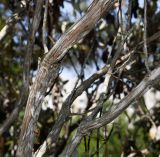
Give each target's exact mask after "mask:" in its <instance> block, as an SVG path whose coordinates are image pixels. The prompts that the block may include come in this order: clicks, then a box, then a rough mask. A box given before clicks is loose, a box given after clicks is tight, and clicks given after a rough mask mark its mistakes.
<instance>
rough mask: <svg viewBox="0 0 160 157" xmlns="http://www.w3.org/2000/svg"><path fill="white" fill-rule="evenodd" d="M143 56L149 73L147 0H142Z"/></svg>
mask: <svg viewBox="0 0 160 157" xmlns="http://www.w3.org/2000/svg"><path fill="white" fill-rule="evenodd" d="M143 38H144V54H145V66H146V69H147V71H148V72H150V69H149V65H148V50H147V0H144V35H143Z"/></svg>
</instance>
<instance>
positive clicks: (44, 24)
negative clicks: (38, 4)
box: [42, 0, 48, 53]
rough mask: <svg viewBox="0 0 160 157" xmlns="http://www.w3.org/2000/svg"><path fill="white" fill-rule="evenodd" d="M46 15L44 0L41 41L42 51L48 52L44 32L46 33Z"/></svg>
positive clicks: (46, 6) (46, 8)
mask: <svg viewBox="0 0 160 157" xmlns="http://www.w3.org/2000/svg"><path fill="white" fill-rule="evenodd" d="M47 15H48V0H46V4H45V10H44V17H43V26H42V41H43V48H44V52H45V53H47V52H48V47H47V41H46V34H47V28H46V27H47Z"/></svg>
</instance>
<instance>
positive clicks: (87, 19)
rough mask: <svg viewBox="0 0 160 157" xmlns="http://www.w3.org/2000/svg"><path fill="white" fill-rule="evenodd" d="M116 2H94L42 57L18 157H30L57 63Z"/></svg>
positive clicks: (112, 0) (100, 0) (57, 69)
mask: <svg viewBox="0 0 160 157" xmlns="http://www.w3.org/2000/svg"><path fill="white" fill-rule="evenodd" d="M37 2H39V1H37ZM115 2H117V0H94V1H93V3H92V4H91V6H90V7H89V9H88V12H87V13H86V15H85V16H83V17H82V18H81V19H80V20H79V21H77V22H76V23H75V24H74V25H73V26H72V27H71V28H70V29H69V30H68V31H67V32H66V33H65V34H64V35H63V36H62V37H61V38H60V39H59V40H58V41H57V43H56V44H55V46H54V47H53V48H52V49H51V50H50V52H48V54H47V55H46V57H45V58H44V60H43V62H42V64H41V67H40V69H39V70H38V74H37V76H36V80H35V82H34V84H33V86H32V89H31V91H30V94H29V98H28V102H27V107H26V110H25V116H24V120H23V124H22V130H21V136H20V142H19V146H18V153H17V154H18V156H25V157H31V156H32V148H33V140H34V133H33V132H34V127H35V124H36V122H37V120H38V116H39V112H40V110H41V103H42V101H43V99H44V96H45V92H46V90H47V88H48V87H50V86H51V85H52V84H53V82H54V81H55V79H56V77H57V75H58V71H59V67H60V63H59V61H60V60H61V59H62V58H63V56H64V55H65V54H66V53H67V50H68V49H69V48H70V47H71V46H72V45H73V44H74V43H75V42H76V41H78V40H79V39H81V38H83V37H84V36H85V35H86V34H87V33H88V32H89V31H90V30H91V29H92V28H93V27H94V25H95V24H96V22H97V21H98V20H99V19H100V18H101V16H102V15H103V14H104V13H105V12H107V11H109V10H110V9H111V7H113V5H114V4H115Z"/></svg>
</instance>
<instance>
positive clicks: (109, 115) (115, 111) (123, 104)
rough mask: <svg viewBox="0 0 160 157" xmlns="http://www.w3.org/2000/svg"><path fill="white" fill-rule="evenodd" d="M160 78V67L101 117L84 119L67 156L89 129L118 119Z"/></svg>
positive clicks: (67, 156)
mask: <svg viewBox="0 0 160 157" xmlns="http://www.w3.org/2000/svg"><path fill="white" fill-rule="evenodd" d="M159 79H160V67H158V68H156V69H155V70H153V71H152V72H151V73H150V75H149V76H146V77H145V78H144V79H143V80H142V81H141V83H140V84H139V85H138V86H137V87H136V88H135V89H133V90H132V92H130V93H129V94H128V95H127V96H126V97H124V98H123V99H122V100H121V101H120V102H119V103H118V104H115V105H114V106H113V107H111V109H110V110H109V111H108V112H106V113H105V114H104V115H103V116H102V117H101V118H97V119H95V120H89V121H85V120H84V121H82V122H81V124H80V126H79V127H78V131H77V134H76V136H75V138H74V139H73V141H72V142H71V144H70V145H69V146H68V147H67V151H66V155H65V157H69V156H70V155H71V154H72V153H73V151H74V150H75V148H76V147H77V145H78V144H79V143H80V141H81V139H82V137H83V136H84V135H86V134H87V133H88V132H89V131H91V130H93V129H96V128H100V127H102V126H104V125H106V124H108V123H110V122H111V121H113V120H114V119H116V118H117V117H118V116H119V115H120V114H121V113H122V112H123V111H125V109H126V108H127V107H128V106H129V105H130V104H131V103H132V102H133V101H134V99H135V98H137V97H139V95H141V93H143V91H144V90H145V89H146V88H147V87H149V86H153V85H154V84H155V83H156V82H157V80H159Z"/></svg>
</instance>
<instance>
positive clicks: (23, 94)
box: [0, 5, 42, 135]
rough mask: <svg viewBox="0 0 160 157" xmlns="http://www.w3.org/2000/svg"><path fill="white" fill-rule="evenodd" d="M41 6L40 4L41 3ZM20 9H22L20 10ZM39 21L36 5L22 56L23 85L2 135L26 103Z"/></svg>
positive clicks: (2, 127)
mask: <svg viewBox="0 0 160 157" xmlns="http://www.w3.org/2000/svg"><path fill="white" fill-rule="evenodd" d="M41 8H42V5H41ZM21 11H22V10H21ZM39 23H40V8H38V7H37V10H36V11H35V15H34V19H33V23H32V25H31V27H30V30H29V37H28V45H27V50H26V55H25V58H24V65H23V66H24V67H23V69H24V71H23V85H22V88H21V92H20V93H21V94H20V98H19V101H18V102H17V104H16V105H15V108H14V109H13V111H12V113H11V114H10V116H9V117H8V118H7V119H6V120H5V121H4V123H3V125H2V126H1V127H0V135H2V134H3V133H4V132H5V131H6V130H7V129H8V128H9V127H10V125H11V124H12V123H13V122H14V121H15V120H16V118H17V116H18V113H19V111H20V109H21V108H22V107H23V106H24V105H26V102H27V98H28V93H29V79H30V65H31V56H32V53H33V47H34V42H35V33H36V31H37V29H38V26H39Z"/></svg>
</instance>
